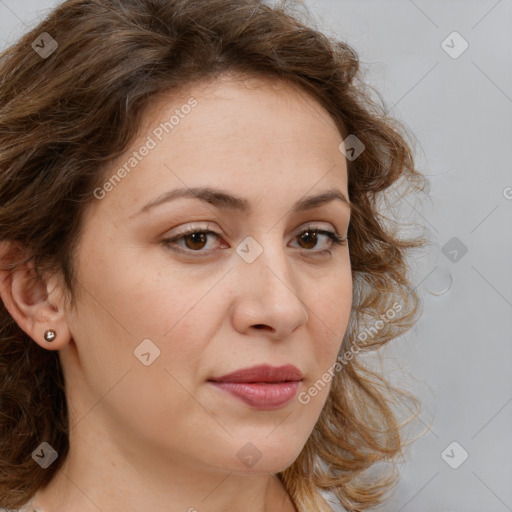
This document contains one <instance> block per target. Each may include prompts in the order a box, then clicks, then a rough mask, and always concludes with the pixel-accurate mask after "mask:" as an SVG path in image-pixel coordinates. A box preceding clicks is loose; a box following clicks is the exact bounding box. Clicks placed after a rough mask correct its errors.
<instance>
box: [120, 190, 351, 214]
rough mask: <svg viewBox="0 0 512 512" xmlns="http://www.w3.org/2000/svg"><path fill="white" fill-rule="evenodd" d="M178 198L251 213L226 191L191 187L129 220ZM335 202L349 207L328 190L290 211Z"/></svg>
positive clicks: (245, 202) (159, 199)
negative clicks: (197, 200)
mask: <svg viewBox="0 0 512 512" xmlns="http://www.w3.org/2000/svg"><path fill="white" fill-rule="evenodd" d="M180 198H193V199H199V200H201V201H203V202H205V203H209V204H211V205H213V206H215V207H217V208H221V209H226V210H235V211H240V212H241V213H244V214H246V215H248V214H250V213H251V212H252V208H251V205H250V203H249V201H248V200H247V199H245V198H243V197H238V196H234V195H231V194H229V193H228V192H226V191H223V190H219V189H214V188H209V187H192V188H179V189H175V190H171V191H170V192H165V193H164V194H162V195H161V196H159V197H157V198H156V199H154V200H153V201H150V202H149V203H147V204H146V205H144V206H143V207H142V208H141V209H140V210H139V211H137V212H136V213H135V214H133V215H131V216H130V218H133V217H136V216H138V215H140V214H141V213H145V212H148V211H149V210H150V209H152V208H155V207H156V206H159V205H161V204H163V203H168V202H170V201H173V200H175V199H180ZM335 200H338V201H341V202H343V203H344V204H346V205H347V206H348V207H349V208H350V207H351V204H350V201H349V200H348V199H347V198H346V197H345V195H344V194H343V193H342V192H341V191H340V190H337V189H329V190H325V191H324V192H321V193H320V194H317V195H314V196H309V197H304V198H302V199H300V200H299V201H297V202H296V203H295V204H294V205H293V206H292V209H291V211H292V213H298V212H302V211H306V210H311V209H313V208H317V207H319V206H322V205H324V204H327V203H330V202H331V201H335Z"/></svg>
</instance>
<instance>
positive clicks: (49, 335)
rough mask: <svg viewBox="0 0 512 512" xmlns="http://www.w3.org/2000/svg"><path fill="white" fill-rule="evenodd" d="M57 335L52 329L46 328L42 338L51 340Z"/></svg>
mask: <svg viewBox="0 0 512 512" xmlns="http://www.w3.org/2000/svg"><path fill="white" fill-rule="evenodd" d="M56 337H57V333H56V332H55V331H54V330H53V329H48V330H47V331H46V332H45V333H44V339H45V340H46V341H49V342H51V341H53V340H54V339H55V338H56Z"/></svg>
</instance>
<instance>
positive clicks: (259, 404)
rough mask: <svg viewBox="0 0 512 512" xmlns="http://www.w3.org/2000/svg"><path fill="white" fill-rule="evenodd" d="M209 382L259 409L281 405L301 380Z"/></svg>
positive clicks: (293, 394)
mask: <svg viewBox="0 0 512 512" xmlns="http://www.w3.org/2000/svg"><path fill="white" fill-rule="evenodd" d="M210 382H211V384H213V385H214V386H216V387H217V388H220V389H222V390H224V391H227V392H228V393H231V394H232V395H234V396H236V397H237V398H240V399H241V400H243V401H244V402H245V403H246V404H248V405H250V406H252V407H254V408H256V409H261V410H271V409H278V408H279V407H283V406H284V405H286V404H287V403H288V402H290V401H291V400H292V399H293V397H294V396H295V395H296V394H297V390H298V389H299V386H300V383H301V381H298V380H296V381H288V382H275V383H270V382H213V381H210Z"/></svg>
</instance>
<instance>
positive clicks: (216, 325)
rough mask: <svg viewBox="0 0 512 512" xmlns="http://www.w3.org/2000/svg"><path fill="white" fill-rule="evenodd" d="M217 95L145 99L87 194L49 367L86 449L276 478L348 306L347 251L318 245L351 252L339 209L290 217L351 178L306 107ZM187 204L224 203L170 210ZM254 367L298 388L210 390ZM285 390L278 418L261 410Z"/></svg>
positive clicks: (271, 95) (249, 89) (329, 126)
mask: <svg viewBox="0 0 512 512" xmlns="http://www.w3.org/2000/svg"><path fill="white" fill-rule="evenodd" d="M225 78H226V76H225V77H224V78H223V79H220V80H218V81H216V82H213V83H210V84H202V85H201V84H196V85H195V86H191V87H190V88H188V89H186V90H184V91H182V92H181V95H179V96H178V95H176V94H173V95H172V96H171V95H162V96H160V97H159V98H158V99H155V100H154V102H153V104H152V107H151V109H150V110H148V111H147V113H146V115H145V118H144V122H143V124H142V129H141V132H140V136H139V138H138V139H137V141H136V142H135V143H134V144H133V145H132V146H131V148H130V150H128V151H126V154H125V155H124V156H123V157H120V158H118V159H117V161H116V162H115V163H114V164H113V165H112V166H111V167H110V169H109V171H108V172H107V175H106V182H107V181H108V180H109V179H110V182H109V183H110V185H108V184H107V183H106V184H105V186H104V187H102V188H101V191H100V190H98V189H97V190H96V192H95V195H96V197H95V199H94V200H93V202H92V204H91V205H90V207H89V209H88V210H87V211H86V214H85V217H84V232H83V235H82V238H81V240H80V244H79V246H78V252H77V256H76V261H75V264H76V268H77V278H78V282H79V284H80V286H79V287H78V289H77V292H78V302H77V308H76V310H74V311H71V310H69V311H68V312H67V313H66V317H67V324H68V326H69V330H70V333H71V336H72V338H71V339H70V343H68V344H67V345H65V346H64V347H63V348H62V349H61V350H60V357H61V360H62V362H63V366H64V372H65V377H66V384H67V386H68V396H69V400H70V403H71V411H70V414H71V425H76V427H72V429H73V428H77V429H78V432H80V436H82V438H85V437H86V436H87V435H93V434H92V431H93V429H95V428H97V434H98V435H100V434H99V433H101V436H102V437H103V439H104V440H108V443H109V444H110V450H112V449H117V450H119V452H122V453H123V454H124V455H126V456H127V457H128V458H130V457H132V458H133V459H140V457H142V456H143V457H145V458H146V457H147V459H148V460H151V461H152V464H158V463H159V462H158V461H161V462H162V463H164V462H165V463H167V464H169V463H170V462H171V463H174V464H176V463H179V464H180V465H183V466H185V465H186V466H188V467H189V468H195V469H197V470H199V469H202V470H204V469H205V468H209V469H214V468H215V467H217V468H219V467H221V468H224V469H229V470H234V471H240V472H245V473H251V472H252V473H254V472H270V473H277V472H279V471H282V470H284V469H285V468H286V467H288V466H289V465H290V464H292V462H293V461H294V460H295V459H296V458H297V456H298V455H299V453H300V451H301V449H302V448H303V446H304V444H305V442H306V440H307V438H308V436H309V435H310V433H311V431H312V429H313V427H314V425H315V423H316V421H317V419H318V417H319V415H320V413H321V410H322V407H323V405H324V403H325V400H326V398H327V394H328V391H329V386H330V384H327V385H326V384H325V383H323V385H322V386H318V389H319V391H318V393H317V394H316V396H314V397H313V398H311V400H310V401H309V402H308V403H307V404H304V403H302V402H304V400H303V401H302V402H301V401H300V400H299V399H298V395H299V394H300V393H301V392H304V391H306V390H308V388H310V387H311V386H312V385H314V383H315V382H316V381H318V380H319V379H322V375H324V374H326V373H327V372H328V370H329V368H330V367H331V366H332V365H333V364H334V362H335V361H336V357H337V354H338V351H339V349H340V346H341V342H342V339H343V336H344V334H345V331H346V328H347V324H348V320H349V315H350V311H351V306H352V276H351V267H350V260H349V249H348V246H347V245H346V244H345V245H336V244H334V243H332V242H331V241H330V238H329V237H328V236H327V235H325V234H324V233H322V232H319V231H322V230H325V231H328V232H336V233H338V234H339V235H340V236H341V237H343V238H344V237H346V235H347V230H348V226H349V220H350V209H349V206H348V205H347V204H346V203H344V202H343V200H340V199H332V200H330V201H327V202H324V203H321V204H316V205H313V207H311V205H310V207H308V208H306V209H300V210H297V211H296V210H295V209H294V207H295V205H296V204H298V202H302V201H304V200H305V199H308V198H310V197H314V196H317V195H319V194H322V193H325V192H327V191H331V190H335V191H337V192H339V193H341V194H342V195H343V196H344V197H345V198H348V190H347V169H346V163H345V157H344V156H343V154H342V153H341V152H340V150H339V144H340V143H341V141H342V137H341V135H340V134H339V132H338V130H337V129H336V126H335V124H334V122H333V121H332V119H331V118H330V116H329V115H328V113H327V112H326V111H325V110H324V109H323V108H322V107H321V106H320V105H319V104H318V103H316V102H315V101H314V100H313V99H311V98H310V97H309V96H307V95H306V93H304V92H302V91H299V90H296V89H295V88H291V87H290V86H289V85H286V84H285V83H277V84H273V83H272V82H268V81H264V82H259V83H257V82H246V83H242V82H230V81H228V80H226V79H225ZM187 105H188V106H187ZM173 115H174V116H175V117H174V118H172V120H171V121H170V122H169V120H170V119H171V116H173ZM165 122H168V124H167V125H164V124H161V123H165ZM163 126H165V128H163ZM144 145H145V146H146V148H147V150H144V149H141V148H142V147H143V146H144ZM134 152H136V153H135V154H134ZM130 158H131V160H130ZM125 164H127V165H126V166H125V172H123V171H120V172H118V170H119V169H121V168H122V167H123V165H125ZM114 175H116V177H114V178H112V177H113V176H114ZM199 187H200V188H201V189H206V188H208V189H214V190H215V191H216V193H220V192H222V194H225V195H226V197H217V196H214V195H211V194H210V195H208V194H207V195H204V196H203V199H198V198H193V197H191V196H190V195H188V196H186V197H185V196H182V197H175V198H174V199H172V200H171V199H170V198H169V197H167V200H165V199H166V197H165V195H166V194H169V193H172V192H176V191H178V190H179V191H180V193H181V192H182V191H183V192H185V193H187V191H188V192H190V191H191V189H195V188H199ZM227 196H230V197H231V196H233V197H236V198H239V199H236V200H234V199H227ZM155 202H156V203H157V204H153V206H151V207H150V206H148V205H151V203H155ZM243 204H246V205H247V208H246V209H245V210H244V209H242V208H241V205H243ZM308 226H310V229H309V234H308V233H307V231H308V230H307V229H306V227H308ZM185 228H193V230H194V231H200V230H211V231H212V232H213V233H214V234H211V233H210V234H206V235H204V234H201V233H196V234H195V235H190V234H189V235H187V236H184V235H183V230H184V229H185ZM315 230H316V235H315ZM305 232H306V233H305ZM180 236H181V237H183V236H184V238H180ZM315 236H316V238H315ZM169 239H175V241H168V240H169ZM166 240H167V241H166ZM263 364H266V365H271V366H282V365H293V366H295V367H296V368H297V369H298V370H299V371H300V372H301V373H302V380H301V381H300V382H298V384H294V385H290V384H288V385H284V384H267V385H266V386H265V385H263V384H259V385H257V384H253V385H252V386H251V385H249V384H247V385H245V386H244V385H240V384H238V385H233V384H231V385H225V387H228V388H230V389H235V390H236V389H238V390H241V391H242V393H245V394H246V396H245V398H243V396H242V397H240V396H237V395H235V394H232V393H231V392H229V391H226V389H224V388H223V387H222V386H220V385H218V384H214V383H212V382H210V379H214V378H218V377H220V376H223V375H225V374H229V373H231V372H234V371H236V370H239V369H245V368H248V367H252V366H254V365H263ZM278 373H279V372H278ZM283 379H284V377H283ZM283 379H281V380H283ZM246 380H249V379H248V378H246ZM264 388H266V391H265V389H264ZM272 390H274V391H272ZM287 390H288V391H290V390H292V391H293V390H295V394H294V396H293V397H292V398H291V399H289V400H288V401H287V402H283V403H281V404H280V403H279V400H277V399H276V400H274V401H272V399H271V396H270V397H269V395H272V396H274V395H275V396H274V398H275V397H276V396H277V398H278V399H279V398H283V397H284V398H283V400H285V398H286V396H285V395H286V391H287ZM86 425H87V427H86ZM72 434H73V430H72ZM141 447H143V448H142V449H141Z"/></svg>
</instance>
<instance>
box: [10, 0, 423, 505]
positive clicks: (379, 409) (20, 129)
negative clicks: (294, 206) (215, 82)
mask: <svg viewBox="0 0 512 512" xmlns="http://www.w3.org/2000/svg"><path fill="white" fill-rule="evenodd" d="M293 1H294V0H291V1H290V2H286V1H284V0H283V1H282V2H281V4H279V5H274V6H270V5H268V4H265V3H264V2H263V0H208V1H205V2H198V1H196V0H67V1H65V2H63V3H62V4H61V5H59V6H58V7H57V8H55V9H54V10H53V11H52V12H51V13H49V15H48V16H47V17H46V18H45V19H44V20H43V21H42V22H41V23H40V24H39V25H37V26H36V27H35V28H33V29H32V30H31V31H30V32H28V33H26V34H25V35H24V36H23V37H21V39H19V41H17V42H16V44H14V45H12V46H10V47H9V48H8V49H7V50H5V51H4V52H3V53H2V54H1V56H0V59H1V60H0V70H1V80H0V241H9V242H12V243H13V245H12V247H13V250H14V248H16V247H18V248H23V251H21V250H20V251H19V257H18V261H14V262H11V263H10V264H7V263H6V262H2V265H1V267H2V268H3V269H5V270H9V271H11V270H14V269H15V268H16V266H17V265H21V264H25V263H27V262H31V263H32V264H33V266H34V269H35V271H36V273H37V275H39V274H40V272H41V271H42V270H43V269H44V270H45V271H48V272H57V273H61V274H62V276H63V278H64V280H65V284H66V287H67V289H68V291H69V293H70V297H71V298H73V297H74V294H75V292H76V287H77V283H76V279H75V270H76V268H75V267H74V251H75V249H76V247H77V244H78V242H79V240H80V232H81V227H82V223H81V219H82V213H83V211H84V209H85V207H86V206H87V204H88V202H90V201H93V200H94V195H93V191H94V189H95V188H96V187H98V186H100V185H101V184H102V183H104V182H105V176H106V172H108V164H109V162H110V161H112V160H114V159H115V158H116V157H117V156H119V155H120V154H122V153H123V151H125V149H126V148H127V146H128V145H129V144H130V142H131V141H132V140H133V139H134V137H135V136H136V135H137V130H138V127H139V123H140V121H141V116H142V115H143V114H144V112H145V111H146V108H147V107H148V105H149V102H150V101H151V99H152V97H153V95H155V94H157V93H160V92H164V91H168V90H173V89H177V88H181V87H183V86H184V85H187V84H190V83H192V82H193V81H197V80H205V79H210V78H212V79H213V78H215V77H218V76H219V75H221V74H222V73H225V72H228V71H233V72H236V73H239V74H240V75H241V76H243V75H247V76H259V77H272V78H278V79H280V80H284V81H287V82H289V83H292V84H296V85H299V86H300V87H302V88H303V89H304V90H306V91H308V92H309V93H310V94H312V95H313V96H314V97H315V98H316V99H317V100H318V102H319V103H320V104H321V105H322V106H323V107H324V108H325V109H326V110H327V111H328V112H329V114H330V115H331V116H332V118H333V119H334V120H335V122H336V125H337V127H338V128H339V130H340V133H341V135H342V136H343V138H346V137H347V136H348V135H350V134H354V135H356V136H357V138H358V139H359V140H360V141H361V142H362V143H363V144H364V147H365V150H364V151H363V152H362V153H361V154H360V155H359V156H358V157H357V158H356V159H353V160H351V159H347V160H348V161H347V166H348V190H349V197H350V199H351V204H352V212H351V215H352V218H351V223H350V227H349V238H350V261H351V266H352V276H353V281H354V297H353V299H354V300H353V311H352V315H351V322H350V325H349V328H348V330H347V332H346V334H345V337H344V339H343V344H342V349H341V352H340V354H342V353H345V354H346V353H347V351H349V352H350V351H352V354H353V357H351V358H350V360H344V361H343V365H342V369H341V370H339V371H336V372H335V373H334V374H333V380H332V387H331V390H330V393H329V396H328V399H327V401H326V404H325V406H324V408H323V410H322V413H321V415H320V417H319V419H318V422H317V424H316V426H315V428H314V430H313V432H312V434H311V436H310V438H309V439H308V440H307V442H306V444H305V446H304V448H303V450H302V452H301V453H300V455H299V457H298V458H297V459H296V461H295V462H294V463H293V464H292V465H291V466H290V467H288V468H287V469H286V470H284V471H283V472H282V473H279V475H278V476H279V478H281V480H282V482H283V484H284V486H285V488H286V490H287V491H288V492H289V493H290V495H291V497H292V499H293V500H294V502H295V504H296V506H297V509H298V510H300V511H306V510H309V511H311V510H328V508H327V504H326V501H325V500H324V498H323V497H322V495H321V494H320V492H319V489H320V490H324V491H329V492H332V493H334V494H335V495H336V497H337V498H338V499H339V501H340V503H341V504H342V505H343V506H344V507H345V508H346V509H347V510H349V511H353V512H356V511H362V510H367V509H368V508H370V507H372V506H374V505H376V504H378V503H381V502H382V501H383V500H384V499H385V497H386V496H385V495H386V494H387V493H388V492H389V490H390V489H391V488H392V486H393V485H394V484H395V483H396V469H395V468H394V466H393V464H391V466H392V467H391V470H387V471H386V473H385V474H384V473H383V474H382V475H380V474H379V476H378V477H377V476H375V475H373V476H372V477H366V478H365V475H366V474H367V470H368V469H369V468H370V467H375V466H374V465H375V464H376V463H378V462H393V461H394V460H395V459H396V458H397V457H398V456H400V455H402V454H403V446H404V439H403V435H402V431H401V429H402V425H401V424H400V422H399V420H398V415H397V413H396V412H395V411H394V410H393V404H395V403H398V401H399V399H400V400H401V401H403V400H404V399H405V397H406V396H408V397H410V395H409V394H407V393H405V392H402V391H400V390H397V389H395V388H394V387H391V386H390V385H389V384H388V383H387V381H386V380H385V379H384V378H383V377H382V376H381V375H379V374H377V373H376V372H375V371H372V370H371V369H370V368H369V367H368V366H367V365H365V364H363V362H362V361H361V360H360V358H359V355H358V353H359V352H361V353H364V352H368V351H371V350H375V349H378V348H380V347H382V346H383V345H384V344H386V343H387V342H389V341H390V340H392V339H394V338H396V337H398V336H399V335H401V334H403V333H405V332H406V331H408V330H409V329H410V328H411V327H412V326H413V325H414V323H415V322H416V320H417V319H418V317H419V312H420V309H421V308H420V301H419V297H418V295H417V294H416V292H415V289H414V288H413V287H412V286H411V284H410V281H409V278H408V266H407V264H406V256H407V252H408V251H409V250H410V249H413V248H415V247H420V246H421V245H423V243H424V240H423V239H420V238H419V237H416V238H409V239H402V238H401V237H400V235H399V234H398V231H397V230H396V229H394V227H393V224H392V223H391V222H390V221H389V219H386V218H385V217H384V216H383V214H382V212H380V209H379V200H380V199H381V198H382V197H384V195H386V194H388V193H389V190H391V189H390V187H391V186H392V185H395V184H398V183H402V182H403V183H406V184H408V185H409V186H410V188H408V190H410V189H411V188H414V189H417V190H424V189H425V186H426V185H427V183H426V179H425V178H424V177H423V176H422V175H421V174H420V173H419V172H418V171H417V170H416V169H415V166H414V161H413V156H412V151H411V148H410V146H409V145H408V143H407V142H406V130H405V128H404V126H403V125H402V123H399V122H398V121H396V120H394V119H392V118H390V117H389V116H388V115H387V114H386V112H385V109H384V108H383V107H382V106H381V105H379V104H378V103H377V102H376V101H375V100H374V99H372V94H371V91H372V89H371V88H370V87H369V86H368V85H366V84H365V83H364V82H363V81H362V79H361V76H360V75H361V72H360V65H359V59H358V56H357V54H356V52H355V51H354V50H353V49H352V48H351V47H350V46H349V45H347V44H346V43H344V42H341V41H338V40H336V39H335V38H333V37H328V36H326V35H325V34H323V33H322V32H321V31H320V30H318V28H317V27H316V26H313V25H314V21H313V20H312V19H311V17H310V18H308V19H307V20H304V21H301V20H300V13H299V12H298V9H297V10H296V11H294V10H293V8H294V7H300V8H301V9H302V14H308V13H305V12H304V9H303V8H304V6H303V5H299V4H298V3H295V4H294V3H293ZM295 1H296V0H295ZM43 33H47V34H49V35H50V36H51V37H52V38H53V39H55V40H56V41H57V42H58V47H57V48H56V49H54V51H53V53H51V55H41V52H37V51H35V48H34V46H33V43H34V42H35V41H37V40H39V39H40V38H41V34H43ZM44 37H47V36H44ZM47 41H49V39H47ZM41 46H42V45H40V47H41ZM43 46H44V45H43ZM393 304H400V307H399V308H395V310H396V309H398V310H399V313H400V314H398V313H396V314H394V316H393V318H392V319H390V320H389V321H387V322H381V323H383V324H384V325H383V326H382V328H380V329H379V332H378V335H377V336H374V337H372V340H371V343H369V342H365V343H362V340H361V336H359V338H358V333H361V331H362V329H363V327H364V326H367V325H370V324H371V325H373V324H375V323H376V321H379V320H378V319H380V318H381V315H382V313H383V312H385V311H387V310H389V309H390V308H392V307H393ZM412 398H413V397H412ZM0 399H1V402H0V506H2V507H5V508H8V509H9V508H16V507H19V506H21V505H23V504H24V503H26V502H27V501H28V500H29V499H30V498H31V497H32V496H33V495H34V494H35V493H36V491H37V490H38V489H39V488H41V487H43V486H45V485H47V484H48V483H49V482H50V480H51V479H52V478H53V476H54V475H55V473H56V472H57V470H58V469H59V468H60V467H61V465H62V463H63V461H64V459H65V457H66V455H67V454H68V449H69V443H68V433H69V431H68V428H69V427H68V408H67V407H68V404H67V402H66V388H65V382H64V378H63V372H62V368H61V364H60V360H59V352H58V351H49V350H44V349H43V348H42V347H40V346H39V345H38V344H37V343H34V342H33V340H31V338H30V337H29V336H28V335H27V334H25V332H24V331H23V330H22V329H21V328H20V327H19V326H18V325H17V323H16V322H15V321H14V320H13V318H12V317H11V316H10V314H9V312H8V311H7V309H6V308H5V306H4V304H3V303H2V302H0ZM413 401H414V402H415V403H417V401H416V400H415V399H414V398H413ZM42 441H46V442H48V443H49V444H50V445H51V446H52V447H53V448H54V449H55V450H56V451H57V452H58V453H59V458H58V459H57V461H56V462H55V463H54V464H53V465H52V466H51V467H49V468H48V469H42V468H41V467H39V465H37V464H36V463H35V462H34V460H32V458H31V453H32V452H33V450H34V449H35V448H36V447H37V446H38V445H39V444H40V443H41V442H42ZM318 460H320V461H321V462H322V464H320V465H319V464H318Z"/></svg>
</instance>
